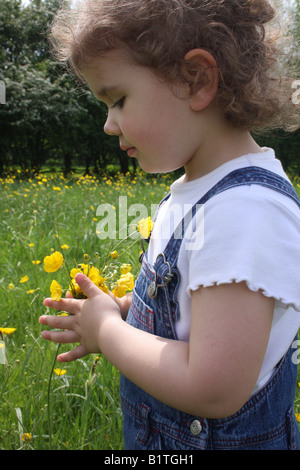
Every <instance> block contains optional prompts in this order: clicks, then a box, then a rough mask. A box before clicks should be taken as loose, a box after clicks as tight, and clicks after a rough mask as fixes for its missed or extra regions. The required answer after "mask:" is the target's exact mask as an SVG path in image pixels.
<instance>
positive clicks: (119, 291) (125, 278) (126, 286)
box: [112, 272, 134, 297]
mask: <svg viewBox="0 0 300 470" xmlns="http://www.w3.org/2000/svg"><path fill="white" fill-rule="evenodd" d="M133 286H134V276H133V274H131V273H129V272H128V273H126V274H122V275H121V277H120V279H118V280H117V283H116V286H115V288H114V289H113V290H112V293H113V294H114V296H115V297H123V296H124V295H125V293H126V291H128V290H129V291H130V290H132V289H133Z"/></svg>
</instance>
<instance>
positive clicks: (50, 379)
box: [47, 344, 60, 450]
mask: <svg viewBox="0 0 300 470" xmlns="http://www.w3.org/2000/svg"><path fill="white" fill-rule="evenodd" d="M59 348H60V344H59V345H58V346H57V349H56V353H55V357H54V361H53V364H52V369H51V372H50V377H49V382H48V394H47V408H48V410H47V411H48V432H49V450H52V431H51V416H50V415H51V413H50V391H51V381H52V376H53V370H54V366H55V363H56V358H57V356H58V352H59Z"/></svg>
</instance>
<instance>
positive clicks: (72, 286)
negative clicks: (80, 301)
mask: <svg viewBox="0 0 300 470" xmlns="http://www.w3.org/2000/svg"><path fill="white" fill-rule="evenodd" d="M72 271H73V270H72ZM78 272H81V271H78ZM76 274H77V273H76ZM69 292H70V293H71V294H72V295H73V296H75V297H77V296H82V295H83V292H82V290H81V289H80V287H79V285H78V284H77V282H76V281H75V279H72V280H71V284H70V286H69Z"/></svg>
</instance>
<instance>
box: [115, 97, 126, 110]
mask: <svg viewBox="0 0 300 470" xmlns="http://www.w3.org/2000/svg"><path fill="white" fill-rule="evenodd" d="M124 101H125V96H123V98H121V99H120V100H118V101H116V102H115V103H114V105H113V106H112V107H113V108H122V107H123V105H124Z"/></svg>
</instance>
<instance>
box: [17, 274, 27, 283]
mask: <svg viewBox="0 0 300 470" xmlns="http://www.w3.org/2000/svg"><path fill="white" fill-rule="evenodd" d="M28 279H29V277H28V276H27V275H26V276H23V277H21V279H20V280H19V282H20V283H21V284H24V282H27V281H28Z"/></svg>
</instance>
